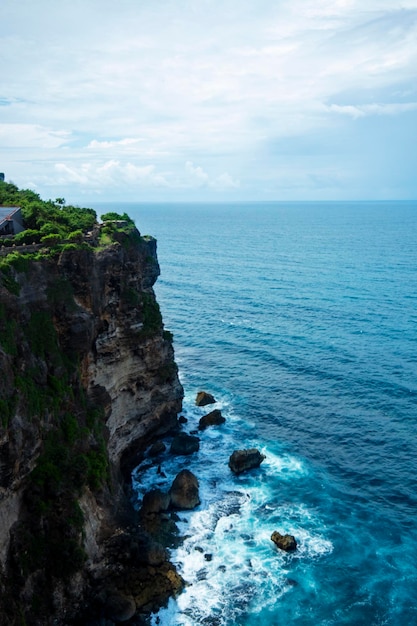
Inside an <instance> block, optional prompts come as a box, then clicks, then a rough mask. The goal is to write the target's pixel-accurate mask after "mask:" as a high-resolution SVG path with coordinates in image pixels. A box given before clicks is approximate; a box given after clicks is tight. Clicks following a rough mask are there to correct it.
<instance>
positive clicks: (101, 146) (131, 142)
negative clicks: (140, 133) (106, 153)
mask: <svg viewBox="0 0 417 626" xmlns="http://www.w3.org/2000/svg"><path fill="white" fill-rule="evenodd" d="M141 141H142V140H141V139H134V138H132V137H126V138H125V139H119V140H118V141H98V140H97V139H93V140H92V141H90V143H89V144H88V146H87V148H92V149H94V150H97V149H98V150H112V149H114V148H132V147H134V148H136V147H137V145H138V143H140V142H141Z"/></svg>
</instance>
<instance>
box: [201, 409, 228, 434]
mask: <svg viewBox="0 0 417 626" xmlns="http://www.w3.org/2000/svg"><path fill="white" fill-rule="evenodd" d="M225 421H226V420H225V418H224V417H223V415H222V414H221V411H219V409H214V411H211V412H210V413H207V415H203V417H202V418H201V419H200V421H199V423H198V429H199V430H205V429H206V428H207V427H208V426H220V425H221V424H224V423H225Z"/></svg>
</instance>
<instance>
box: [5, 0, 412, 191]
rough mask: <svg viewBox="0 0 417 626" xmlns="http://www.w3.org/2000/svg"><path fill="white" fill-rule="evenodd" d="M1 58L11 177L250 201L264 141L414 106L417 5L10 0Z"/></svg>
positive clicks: (270, 165)
mask: <svg viewBox="0 0 417 626" xmlns="http://www.w3.org/2000/svg"><path fill="white" fill-rule="evenodd" d="M1 31H3V36H1ZM0 55H1V56H2V59H3V64H2V84H1V86H0V103H1V102H3V103H7V106H2V107H1V112H2V124H0V157H1V162H2V163H4V165H2V169H4V170H6V171H7V170H9V169H11V170H12V171H13V172H14V173H13V177H14V179H15V180H16V182H18V181H19V173H20V176H21V177H22V178H24V177H25V176H27V177H28V176H29V174H28V173H27V172H26V169H25V168H28V166H27V165H26V163H29V162H31V166H30V180H31V181H34V182H37V184H38V185H41V182H42V180H52V179H53V176H55V175H56V173H57V172H58V173H59V174H60V176H61V177H62V181H64V180H69V179H70V178H71V177H73V181H74V183H76V185H77V186H79V187H81V186H82V185H86V187H88V188H91V186H98V185H99V184H103V185H107V187H108V183H109V179H110V180H111V181H113V183H112V184H114V185H117V184H118V183H119V181H123V184H125V185H130V186H131V187H132V189H135V188H136V185H137V184H138V181H140V184H141V185H142V186H143V187H146V188H161V189H163V188H164V186H165V188H167V187H168V186H169V188H170V189H201V190H203V189H204V190H205V191H207V190H209V191H210V190H211V191H212V192H213V193H215V192H216V193H217V192H219V191H221V190H224V191H226V190H227V191H228V192H233V191H237V190H239V189H246V185H247V184H248V183H247V181H248V180H249V178H250V180H251V183H250V184H251V185H252V188H253V189H254V190H255V191H256V187H257V185H258V188H260V186H262V185H263V184H264V176H265V172H273V171H274V162H273V158H274V153H273V150H271V148H270V146H271V145H272V144H274V143H276V142H279V141H282V140H286V139H287V138H294V139H295V140H296V141H297V142H298V143H297V145H298V146H300V145H301V144H302V141H303V140H304V138H308V137H309V136H313V135H315V136H316V135H322V136H324V135H326V136H328V137H329V136H331V135H332V134H336V133H339V132H340V129H341V128H344V127H345V126H347V125H349V124H352V123H353V122H352V120H355V119H358V118H362V119H363V120H364V121H366V119H367V118H368V117H370V116H373V115H379V116H386V117H387V118H388V117H390V118H393V117H394V116H397V117H398V118H399V117H401V115H402V114H404V113H412V112H413V111H415V110H416V106H415V102H416V98H417V95H416V93H417V84H416V67H417V0H402V1H401V3H399V2H398V1H397V0H367V2H366V3H363V1H362V2H360V1H359V0H293V1H292V2H286V3H285V2H277V3H274V2H271V1H270V0H256V2H255V0H239V1H238V0H224V1H223V2H222V3H215V2H209V1H208V0H176V1H175V2H173V1H171V0H158V1H156V0H155V2H152V3H150V2H148V3H143V2H136V1H134V0H120V2H119V3H117V4H115V3H114V2H110V0H85V2H83V3H80V2H79V3H74V2H70V1H69V0H62V1H61V2H59V3H52V2H50V0H38V1H37V2H36V3H33V2H30V1H29V0H22V1H21V2H19V3H17V2H15V0H3V3H2V23H1V25H0ZM398 94H402V95H401V96H399V95H398ZM358 103H359V104H358ZM8 148H19V156H16V154H15V153H13V154H12V153H11V152H10V150H9V151H8V152H6V149H8ZM375 149H377V147H376V148H375ZM37 150H40V151H42V163H40V161H39V158H40V154H41V153H40V152H37ZM341 150H342V148H340V152H339V153H338V154H332V156H331V159H332V165H334V163H335V161H336V160H337V158H339V160H340V163H341V162H342V160H343V159H342V156H343V155H342V153H341ZM56 163H58V164H59V167H58V169H57V170H55V169H54V164H56ZM149 163H152V165H149ZM184 163H186V164H188V165H186V167H185V171H184ZM109 164H110V165H109ZM196 164H198V165H196ZM299 167H301V165H299ZM65 168H67V169H65ZM149 168H151V169H149ZM16 174H17V175H16ZM271 176H273V174H271ZM28 179H29V178H28ZM76 181H77V182H76ZM270 183H271V185H272V184H273V181H272V179H271V181H270Z"/></svg>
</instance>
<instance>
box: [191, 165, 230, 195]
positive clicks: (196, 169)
mask: <svg viewBox="0 0 417 626" xmlns="http://www.w3.org/2000/svg"><path fill="white" fill-rule="evenodd" d="M185 171H186V172H187V174H188V175H189V180H190V181H191V186H198V187H211V188H212V189H215V190H217V191H226V190H228V189H237V188H239V187H240V181H239V180H234V179H233V178H232V176H230V174H229V173H228V172H224V173H223V174H220V175H218V176H214V177H210V176H209V175H208V174H207V172H205V171H204V170H203V168H202V167H200V166H198V165H197V166H195V165H194V163H192V162H191V161H187V163H186V164H185Z"/></svg>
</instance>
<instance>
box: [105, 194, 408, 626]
mask: <svg viewBox="0 0 417 626" xmlns="http://www.w3.org/2000/svg"><path fill="white" fill-rule="evenodd" d="M102 208H103V212H104V211H107V210H119V211H120V212H123V211H126V212H127V213H129V214H130V215H131V216H132V217H133V218H135V220H136V224H137V226H138V228H139V230H140V231H141V233H142V234H152V235H154V236H155V237H156V238H157V239H158V257H159V262H160V266H161V277H160V278H159V280H158V282H157V284H156V286H155V291H156V293H157V298H158V301H159V303H160V306H161V309H162V313H163V318H164V321H165V327H166V328H167V329H169V330H171V331H172V332H173V334H174V346H175V352H176V360H177V363H178V365H179V372H180V378H181V381H182V383H183V385H184V389H185V401H184V412H183V414H184V415H185V416H186V417H187V419H188V423H187V424H186V425H185V431H186V432H189V431H191V430H194V429H196V428H197V425H198V420H199V418H200V417H201V416H202V415H203V414H204V413H206V412H208V410H211V409H212V408H220V409H221V411H222V413H223V415H224V417H225V418H226V420H227V421H226V423H225V424H224V425H223V426H220V427H214V428H211V429H207V430H206V431H205V432H203V433H201V434H200V435H199V436H200V438H201V442H200V451H199V452H198V453H196V454H194V455H193V456H191V457H178V458H175V459H174V458H173V457H171V456H170V455H169V454H168V453H166V454H165V456H163V457H162V458H161V468H162V470H163V472H164V473H165V474H166V478H163V477H161V476H160V475H159V474H157V473H156V470H155V469H152V470H147V471H145V472H141V471H140V468H139V470H138V471H137V472H136V473H135V475H134V479H135V485H136V488H137V492H138V501H140V498H141V497H142V495H143V493H144V491H145V490H146V489H149V488H150V487H151V486H159V487H161V488H163V489H164V488H168V487H169V485H170V484H171V481H172V480H173V478H174V477H175V475H176V473H177V472H178V471H179V470H180V469H182V468H184V467H186V468H189V469H191V470H192V471H193V472H194V473H195V474H196V476H197V477H198V479H199V481H200V496H201V505H200V506H199V507H198V508H197V509H196V510H194V511H191V512H186V513H181V514H180V519H181V521H180V522H179V527H180V529H181V532H182V533H183V534H184V536H185V537H186V539H185V541H184V543H183V545H182V546H180V547H179V548H178V549H175V550H172V552H171V558H172V560H173V561H174V562H175V563H176V565H177V567H178V569H179V571H180V573H181V574H182V576H183V577H184V579H185V580H186V581H187V583H188V586H187V587H186V589H185V591H184V592H183V593H182V594H181V595H180V596H179V597H178V598H177V599H176V600H171V601H170V603H169V605H168V607H167V608H165V609H162V610H161V611H160V613H159V614H158V615H157V616H154V617H153V624H155V625H156V624H161V625H162V626H168V625H169V626H175V625H178V626H179V625H183V626H198V625H210V626H232V625H239V626H264V625H276V626H278V625H283V626H331V625H332V626H333V625H343V624H349V625H351V624H354V625H361V624H364V625H365V624H366V625H367V626H377V625H378V626H382V625H390V626H391V625H392V626H394V625H395V626H413V625H417V436H416V435H417V352H416V345H417V342H416V340H417V203H416V202H414V203H413V202H374V203H372V202H364V203H362V202H347V203H340V202H338V203H336V202H334V203H332V202H327V203H319V202H314V203H250V202H248V203H230V204H226V203H225V204H215V205H210V204H184V205H180V204H170V205H169V204H140V203H138V204H118V205H116V204H112V205H102ZM200 389H204V390H206V391H209V392H211V393H213V394H214V396H215V398H216V400H217V403H216V404H215V405H212V406H211V407H205V408H198V407H196V406H195V403H194V402H195V396H196V393H197V391H198V390H200ZM250 447H257V448H259V449H260V450H261V451H262V452H263V453H264V454H265V456H266V459H265V461H264V462H263V464H262V465H261V467H260V468H259V469H257V470H254V471H252V472H250V473H248V474H243V475H240V476H234V475H233V474H232V473H231V471H230V470H229V468H228V465H227V463H228V458H229V456H230V454H231V453H232V452H233V450H234V449H236V448H250ZM274 530H278V531H280V532H281V533H283V534H285V533H290V534H292V535H294V536H295V538H296V540H297V543H298V549H297V550H296V552H294V553H291V554H287V553H284V552H282V551H280V550H278V549H277V548H276V547H275V545H274V544H273V543H272V541H271V539H270V536H271V534H272V532H273V531H274Z"/></svg>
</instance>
